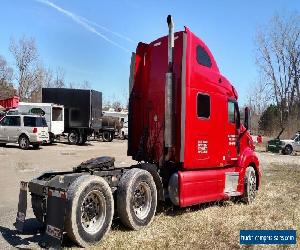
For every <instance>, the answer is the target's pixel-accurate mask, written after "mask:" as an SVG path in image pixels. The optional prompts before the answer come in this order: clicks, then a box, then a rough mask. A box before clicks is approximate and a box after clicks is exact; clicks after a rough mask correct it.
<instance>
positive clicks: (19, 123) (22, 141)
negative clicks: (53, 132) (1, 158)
mask: <svg viewBox="0 0 300 250" xmlns="http://www.w3.org/2000/svg"><path fill="white" fill-rule="evenodd" d="M48 141H49V132H48V126H47V123H46V120H45V118H44V117H42V116H37V115H6V116H4V117H3V118H2V119H1V120H0V145H1V146H5V144H7V143H18V144H19V146H20V148H21V149H28V148H29V146H30V145H32V146H33V147H34V148H39V146H40V145H41V144H42V143H46V142H48Z"/></svg>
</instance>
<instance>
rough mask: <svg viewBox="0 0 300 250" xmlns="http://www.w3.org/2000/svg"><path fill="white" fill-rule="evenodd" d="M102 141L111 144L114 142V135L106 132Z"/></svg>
mask: <svg viewBox="0 0 300 250" xmlns="http://www.w3.org/2000/svg"><path fill="white" fill-rule="evenodd" d="M102 139H103V141H104V142H111V141H112V140H113V136H112V133H111V132H109V131H104V132H103V133H102Z"/></svg>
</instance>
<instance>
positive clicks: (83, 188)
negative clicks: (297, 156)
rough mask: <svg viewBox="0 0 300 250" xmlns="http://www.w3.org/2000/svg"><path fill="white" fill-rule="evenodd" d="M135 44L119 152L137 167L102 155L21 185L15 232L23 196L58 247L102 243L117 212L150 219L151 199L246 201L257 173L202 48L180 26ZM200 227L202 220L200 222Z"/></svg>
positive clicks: (225, 88) (142, 221)
mask: <svg viewBox="0 0 300 250" xmlns="http://www.w3.org/2000/svg"><path fill="white" fill-rule="evenodd" d="M167 21H168V26H169V35H168V36H167V37H162V38H159V39H157V40H155V41H154V42H152V43H150V44H145V43H139V45H138V47H137V50H136V53H134V54H133V56H132V60H131V71H130V72H131V73H130V100H129V137H128V155H129V156H132V158H133V159H135V160H137V161H139V163H138V164H136V165H132V166H128V167H125V168H124V167H116V166H115V165H114V159H113V158H111V157H100V158H95V159H91V160H89V161H86V162H83V163H82V164H80V165H79V166H77V167H75V168H74V169H73V171H67V172H48V173H45V174H43V175H41V176H40V177H38V178H36V179H33V180H32V181H30V182H29V183H28V187H29V188H27V183H22V185H21V191H20V201H19V210H18V216H17V223H16V226H17V228H18V230H22V227H23V225H24V217H25V214H26V206H25V205H22V204H23V202H25V201H26V193H27V190H29V191H30V193H31V198H32V207H33V211H34V213H35V215H36V217H37V218H38V220H39V221H41V222H42V223H44V224H45V225H46V232H45V236H44V237H45V242H46V243H48V244H49V245H50V246H55V247H57V246H59V245H60V243H61V240H62V235H63V232H67V234H68V235H69V237H70V238H71V239H72V240H74V241H75V242H76V243H77V244H78V245H80V246H88V245H90V244H93V243H96V242H98V241H99V240H101V239H102V238H103V236H104V235H105V234H106V233H107V232H108V231H109V229H110V227H111V223H112V219H113V216H114V215H115V214H116V215H117V216H118V217H119V218H120V220H121V222H122V223H123V224H124V225H125V226H126V227H128V228H130V229H133V230H139V229H142V228H143V227H145V226H147V225H148V224H149V223H151V221H152V219H153V217H154V214H155V211H156V207H157V202H158V201H164V200H165V199H170V200H171V201H172V203H173V204H174V205H175V206H179V207H187V206H191V205H194V204H199V203H203V202H209V201H217V200H225V199H230V198H233V197H234V198H235V199H238V200H242V201H244V202H246V203H251V202H253V201H254V198H255V195H256V191H257V190H258V188H259V184H260V179H261V172H260V168H259V162H258V158H257V156H256V155H255V153H254V150H253V149H254V146H253V141H252V139H251V136H250V134H249V133H248V124H249V109H248V108H246V109H245V120H244V124H243V125H242V124H240V117H239V109H238V103H237V92H236V91H235V89H234V87H233V86H232V85H231V84H230V82H229V81H228V80H227V79H226V78H225V77H224V76H223V75H221V73H220V71H219V69H218V66H217V64H216V62H215V60H214V58H213V55H212V54H211V52H210V50H209V49H208V47H207V46H206V45H205V44H204V43H203V41H202V40H200V39H199V38H198V37H196V36H195V35H194V34H193V33H192V32H191V31H190V30H189V29H188V28H185V30H184V31H180V32H176V33H175V37H176V39H175V38H174V33H173V22H172V19H171V16H168V19H167ZM199 223H201V222H199Z"/></svg>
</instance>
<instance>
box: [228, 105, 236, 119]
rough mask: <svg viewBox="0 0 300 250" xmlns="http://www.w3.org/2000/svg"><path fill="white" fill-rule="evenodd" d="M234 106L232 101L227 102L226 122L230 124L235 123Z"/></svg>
mask: <svg viewBox="0 0 300 250" xmlns="http://www.w3.org/2000/svg"><path fill="white" fill-rule="evenodd" d="M235 117H236V114H235V104H234V102H232V101H228V121H229V122H230V123H235Z"/></svg>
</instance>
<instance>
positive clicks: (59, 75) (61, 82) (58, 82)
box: [53, 67, 66, 88]
mask: <svg viewBox="0 0 300 250" xmlns="http://www.w3.org/2000/svg"><path fill="white" fill-rule="evenodd" d="M65 74H66V73H65V70H64V69H63V68H62V67H58V68H57V69H56V71H55V77H54V82H53V87H55V88H64V87H65Z"/></svg>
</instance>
